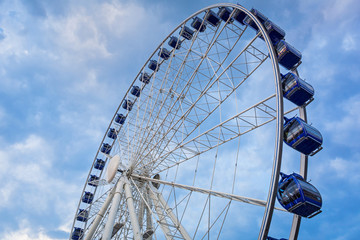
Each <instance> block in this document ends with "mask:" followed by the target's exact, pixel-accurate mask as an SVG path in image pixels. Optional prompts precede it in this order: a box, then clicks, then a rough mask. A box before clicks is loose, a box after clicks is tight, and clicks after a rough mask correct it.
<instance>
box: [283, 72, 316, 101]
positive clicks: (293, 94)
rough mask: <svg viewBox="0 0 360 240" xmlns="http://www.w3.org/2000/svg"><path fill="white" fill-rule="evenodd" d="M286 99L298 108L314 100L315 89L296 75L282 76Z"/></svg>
mask: <svg viewBox="0 0 360 240" xmlns="http://www.w3.org/2000/svg"><path fill="white" fill-rule="evenodd" d="M281 78H282V86H283V93H284V97H285V98H286V99H288V100H290V101H291V102H293V103H295V104H296V105H298V106H302V105H304V104H305V103H308V102H309V101H311V100H312V98H313V96H314V88H313V87H312V86H311V85H310V84H308V83H307V82H305V81H304V80H302V79H301V78H299V77H298V76H296V75H295V74H294V73H291V72H289V73H287V74H285V75H281Z"/></svg>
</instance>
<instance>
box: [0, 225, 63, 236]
mask: <svg viewBox="0 0 360 240" xmlns="http://www.w3.org/2000/svg"><path fill="white" fill-rule="evenodd" d="M21 225H22V227H21V228H20V229H18V230H14V231H9V232H6V233H4V234H3V235H2V236H1V239H2V240H14V239H16V240H57V238H51V237H49V236H48V235H47V234H46V232H45V231H44V229H41V228H40V229H37V230H34V229H31V228H30V227H29V226H28V225H29V223H28V221H22V223H21Z"/></svg>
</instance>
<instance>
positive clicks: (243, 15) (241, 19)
mask: <svg viewBox="0 0 360 240" xmlns="http://www.w3.org/2000/svg"><path fill="white" fill-rule="evenodd" d="M246 16H247V15H246V13H245V12H243V11H241V10H239V9H236V10H235V13H234V19H235V20H236V21H238V22H239V23H240V24H242V25H245V23H244V19H245V18H246Z"/></svg>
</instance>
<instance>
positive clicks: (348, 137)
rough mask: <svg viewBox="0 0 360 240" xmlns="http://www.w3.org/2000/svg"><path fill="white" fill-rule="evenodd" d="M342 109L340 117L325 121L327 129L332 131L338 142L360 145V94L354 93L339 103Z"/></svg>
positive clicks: (333, 137) (334, 138)
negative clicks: (359, 139) (359, 120)
mask: <svg viewBox="0 0 360 240" xmlns="http://www.w3.org/2000/svg"><path fill="white" fill-rule="evenodd" d="M338 108H339V109H341V110H340V113H339V114H338V118H336V119H331V120H330V119H329V120H327V121H326V122H325V127H326V130H327V131H328V132H329V133H331V136H332V139H333V140H334V141H335V142H336V143H341V144H345V145H348V146H359V143H358V141H356V139H358V136H359V132H360V126H359V124H356V123H357V121H358V119H360V112H359V111H358V109H360V95H359V94H358V95H354V96H352V97H350V98H348V99H346V100H344V101H343V102H341V103H339V105H338Z"/></svg>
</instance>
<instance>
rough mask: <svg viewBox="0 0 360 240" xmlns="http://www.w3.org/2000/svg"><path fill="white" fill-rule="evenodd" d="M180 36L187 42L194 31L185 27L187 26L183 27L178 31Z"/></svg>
mask: <svg viewBox="0 0 360 240" xmlns="http://www.w3.org/2000/svg"><path fill="white" fill-rule="evenodd" d="M179 34H180V36H182V37H183V38H185V39H187V40H191V39H192V37H193V35H194V31H193V30H191V28H189V27H187V26H183V27H182V28H181V30H180V33H179Z"/></svg>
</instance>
